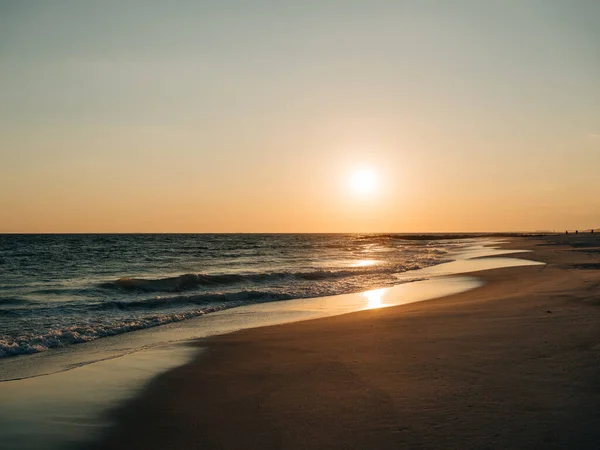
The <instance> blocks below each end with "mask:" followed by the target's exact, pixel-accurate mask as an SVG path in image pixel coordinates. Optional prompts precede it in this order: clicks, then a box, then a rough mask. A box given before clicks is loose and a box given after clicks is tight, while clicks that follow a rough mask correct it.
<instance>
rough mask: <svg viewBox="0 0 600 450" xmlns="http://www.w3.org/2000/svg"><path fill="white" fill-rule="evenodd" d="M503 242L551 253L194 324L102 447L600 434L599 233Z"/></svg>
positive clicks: (449, 444) (514, 445) (426, 444)
mask: <svg viewBox="0 0 600 450" xmlns="http://www.w3.org/2000/svg"><path fill="white" fill-rule="evenodd" d="M507 245H508V246H509V247H512V248H531V249H533V250H534V253H533V254H531V255H529V257H530V258H531V259H536V260H540V261H544V262H547V263H548V265H547V266H531V267H518V268H505V269H496V270H492V271H487V272H478V273H477V276H479V277H483V278H484V279H485V280H486V281H487V284H486V285H485V286H483V287H481V288H477V289H475V290H472V291H469V292H466V293H463V294H458V295H453V296H450V297H445V298H441V299H436V300H430V301H425V302H420V303H412V304H408V305H403V306H397V307H392V308H383V309H375V310H368V311H362V312H357V313H352V314H346V315H342V316H337V317H331V318H326V319H318V320H311V321H306V322H299V323H293V324H286V325H281V326H271V327H265V328H259V329H251V330H243V331H240V332H236V333H233V334H230V335H226V336H219V337H215V338H211V339H208V340H203V341H201V342H199V344H198V345H202V346H206V345H208V351H207V352H204V353H203V354H202V355H201V356H199V357H198V358H197V359H196V360H195V361H194V362H192V363H190V364H188V365H186V366H183V367H179V368H177V369H175V370H172V371H170V372H167V373H165V374H163V375H161V376H159V377H157V378H156V379H155V380H154V381H153V382H152V383H150V385H149V386H148V387H147V388H146V389H145V390H144V391H143V392H142V393H141V395H140V396H138V397H137V398H135V399H134V400H132V401H130V402H128V403H126V404H125V405H123V406H121V407H119V408H118V409H117V410H116V411H115V412H114V415H115V418H116V420H117V424H116V426H115V427H114V428H113V429H112V430H110V432H109V433H108V434H107V435H106V436H105V437H104V439H103V440H102V441H101V442H99V443H98V448H110V449H137V448H140V449H141V448H144V449H272V448H285V449H313V448H315V449H316V448H320V449H387V448H389V449H398V448H415V449H428V448H432V449H433V448H435V449H440V448H442V449H454V448H456V449H469V448H478V449H486V448H489V449H491V448H511V449H521V448H522V449H525V448H527V449H531V448H540V449H542V448H543V449H552V448H578V449H583V448H586V449H587V448H589V449H597V448H600V426H599V424H600V270H598V269H599V268H600V250H599V248H600V247H599V245H600V239H598V236H595V237H591V236H581V235H580V236H578V237H574V236H571V237H561V236H557V237H551V238H549V239H547V240H541V239H539V238H538V239H514V240H512V241H511V243H509V244H507ZM517 256H518V255H517ZM88 448H89V447H88Z"/></svg>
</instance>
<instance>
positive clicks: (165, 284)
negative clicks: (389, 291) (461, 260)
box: [0, 234, 473, 358]
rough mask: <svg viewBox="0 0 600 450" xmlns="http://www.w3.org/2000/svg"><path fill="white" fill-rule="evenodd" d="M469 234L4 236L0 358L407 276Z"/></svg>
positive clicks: (452, 250)
mask: <svg viewBox="0 0 600 450" xmlns="http://www.w3.org/2000/svg"><path fill="white" fill-rule="evenodd" d="M472 244H473V240H472V239H456V238H455V237H452V236H447V237H444V236H436V237H435V238H433V237H432V236H429V237H427V236H425V237H424V236H407V235H389V234H385V235H381V234H379V235H368V234H367V235H364V234H363V235H358V234H323V235H315V234H285V235H274V234H268V235H267V234H265V235H256V234H253V235H248V234H158V235H0V358H2V357H9V356H14V355H20V354H27V353H36V352H42V351H45V350H47V349H49V348H52V347H63V346H68V345H74V344H77V343H80V342H86V341H90V340H94V339H98V338H103V337H107V336H112V335H116V334H121V333H127V332H130V331H135V330H138V329H142V328H149V327H155V326H160V325H162V324H166V323H171V322H176V321H181V320H185V319H188V318H192V317H197V316H201V315H204V314H210V313H211V312H215V311H219V310H223V309H227V308H232V307H236V306H241V305H247V304H252V303H260V302H273V301H278V300H287V299H293V298H306V297H320V296H329V295H336V294H343V293H351V292H359V291H364V290H368V289H374V288H381V287H387V286H392V285H396V284H400V283H406V282H411V281H415V279H417V278H416V277H414V276H411V271H412V270H416V269H420V268H424V267H429V266H432V265H436V264H440V263H444V262H448V261H451V260H452V259H453V254H457V253H458V252H460V251H461V250H462V249H465V248H466V247H468V246H469V245H472Z"/></svg>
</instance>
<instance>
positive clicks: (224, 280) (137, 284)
mask: <svg viewBox="0 0 600 450" xmlns="http://www.w3.org/2000/svg"><path fill="white" fill-rule="evenodd" d="M419 268H420V266H419V265H418V264H412V265H405V266H384V267H376V268H374V269H344V270H315V271H312V272H264V273H254V274H246V275H242V274H221V275H208V274H193V273H188V274H184V275H179V276H176V277H168V278H157V279H148V278H119V279H118V280H116V281H109V282H103V283H100V284H99V285H98V286H99V287H100V288H103V289H118V290H123V291H141V292H181V291H186V290H191V289H196V288H198V287H201V286H216V285H230V284H239V283H261V282H268V281H275V280H282V279H296V280H305V281H318V280H326V279H336V278H344V277H351V276H357V275H369V274H375V273H394V272H405V271H407V270H414V269H419Z"/></svg>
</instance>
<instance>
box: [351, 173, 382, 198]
mask: <svg viewBox="0 0 600 450" xmlns="http://www.w3.org/2000/svg"><path fill="white" fill-rule="evenodd" d="M378 181H379V180H378V177H377V174H376V173H375V172H373V171H371V170H357V171H356V172H354V173H353V174H352V175H351V176H350V186H351V187H352V190H353V191H354V192H357V193H359V194H370V193H373V192H375V191H376V190H377V185H378Z"/></svg>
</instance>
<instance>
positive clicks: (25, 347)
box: [0, 306, 224, 358]
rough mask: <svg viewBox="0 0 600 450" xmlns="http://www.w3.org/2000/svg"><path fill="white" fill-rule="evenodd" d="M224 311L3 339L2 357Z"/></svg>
mask: <svg viewBox="0 0 600 450" xmlns="http://www.w3.org/2000/svg"><path fill="white" fill-rule="evenodd" d="M220 309H224V307H219V306H214V307H208V308H203V309H198V310H194V311H187V312H181V313H173V314H163V315H157V316H151V317H144V318H140V319H127V320H123V321H121V322H113V323H108V324H98V325H89V326H86V325H84V326H69V327H64V328H57V329H53V330H50V331H48V332H47V333H44V334H39V335H30V336H22V337H19V338H17V339H14V340H7V339H0V358H6V357H9V356H16V355H26V354H31V353H40V352H44V351H46V350H48V349H50V348H56V347H65V346H67V345H73V344H80V343H83V342H89V341H93V340H96V339H99V338H103V337H108V336H115V335H117V334H123V333H128V332H130V331H136V330H141V329H144V328H153V327H157V326H159V325H164V324H167V323H172V322H180V321H182V320H186V319H191V318H192V317H198V316H202V315H204V314H208V313H211V312H215V311H218V310H220Z"/></svg>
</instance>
